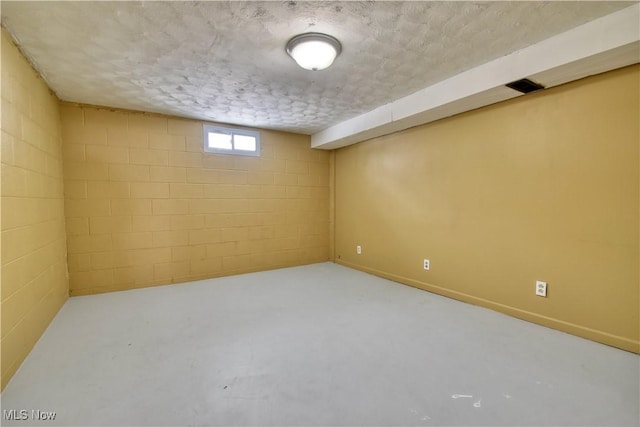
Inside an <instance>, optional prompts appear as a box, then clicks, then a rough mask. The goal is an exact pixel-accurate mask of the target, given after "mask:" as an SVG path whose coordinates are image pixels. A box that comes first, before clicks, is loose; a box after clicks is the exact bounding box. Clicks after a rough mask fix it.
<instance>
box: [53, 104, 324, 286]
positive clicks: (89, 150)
mask: <svg viewBox="0 0 640 427" xmlns="http://www.w3.org/2000/svg"><path fill="white" fill-rule="evenodd" d="M61 117H62V135H63V141H64V149H63V151H64V178H65V181H64V189H65V200H66V202H65V212H66V221H67V235H68V253H69V255H68V256H69V273H70V289H71V295H82V294H90V293H97V292H106V291H113V290H121V289H131V288H137V287H145V286H153V285H160V284H166V283H179V282H185V281H191V280H198V279H204V278H210V277H216V276H222V275H231V274H239V273H246V272H250V271H259V270H265V269H272V268H279V267H287V266H292V265H301V264H308V263H314V262H321V261H327V260H328V259H329V237H328V236H329V231H328V230H329V153H328V152H325V151H319V150H313V149H311V148H310V141H309V137H308V136H306V135H297V134H291V133H284V132H275V131H268V130H260V133H261V156H260V157H247V156H234V155H220V154H212V153H205V152H204V149H203V128H202V126H203V122H200V121H196V120H186V119H178V118H172V117H166V116H160V115H154V114H146V113H139V112H128V111H118V110H111V109H105V108H99V107H90V106H81V105H74V104H69V103H63V104H62V106H61Z"/></svg>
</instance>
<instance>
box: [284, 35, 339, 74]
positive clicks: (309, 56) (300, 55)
mask: <svg viewBox="0 0 640 427" xmlns="http://www.w3.org/2000/svg"><path fill="white" fill-rule="evenodd" d="M286 49H287V53H288V54H289V56H291V57H292V58H293V60H294V61H296V62H297V63H298V65H299V66H301V67H302V68H304V69H306V70H311V71H318V70H324V69H325V68H327V67H329V66H330V65H331V64H332V63H333V61H334V59H336V57H337V56H338V55H340V52H341V51H342V45H341V44H340V42H339V41H338V39H336V38H335V37H331V36H329V35H327V34H322V33H304V34H298V35H297V36H295V37H294V38H292V39H291V40H289V41H288V42H287V47H286Z"/></svg>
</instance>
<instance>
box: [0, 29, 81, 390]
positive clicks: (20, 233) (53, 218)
mask: <svg viewBox="0 0 640 427" xmlns="http://www.w3.org/2000/svg"><path fill="white" fill-rule="evenodd" d="M1 76H2V77H1V78H2V122H1V123H2V125H1V127H2V157H1V165H2V183H1V185H0V188H1V190H0V191H1V194H2V197H1V200H2V206H1V212H2V214H1V230H2V232H1V235H2V243H1V245H0V246H1V247H2V249H1V254H2V255H1V259H2V262H1V266H2V269H1V276H0V277H1V279H2V280H1V283H2V292H1V297H2V304H1V308H2V338H1V342H0V346H1V347H2V388H4V386H5V385H6V384H7V383H8V382H9V380H10V379H11V376H12V375H13V374H14V373H15V371H16V370H17V369H18V367H19V366H20V364H21V363H22V361H23V360H24V358H25V357H26V356H27V354H28V353H29V351H30V350H31V348H32V347H33V345H34V344H35V343H36V341H38V338H40V336H41V335H42V333H43V332H44V330H45V329H46V328H47V326H48V325H49V322H51V320H52V319H53V317H54V316H55V314H56V313H57V312H58V310H59V309H60V307H61V306H62V304H64V302H65V301H66V299H67V297H68V293H69V283H68V279H67V265H66V243H65V227H64V197H63V189H62V186H63V181H62V140H61V133H60V113H59V108H58V99H57V98H56V97H55V95H53V94H52V93H51V92H50V90H49V88H48V87H47V85H46V83H45V82H44V81H43V80H42V79H41V78H40V76H39V74H37V73H36V71H35V70H33V68H32V67H31V65H30V64H29V63H28V62H27V61H26V60H25V58H24V57H23V56H22V54H21V53H20V52H19V51H18V49H17V48H16V47H15V45H14V44H13V41H12V38H11V36H10V35H9V34H8V33H5V31H4V29H3V30H2V74H1Z"/></svg>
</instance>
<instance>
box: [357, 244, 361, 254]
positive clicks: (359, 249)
mask: <svg viewBox="0 0 640 427" xmlns="http://www.w3.org/2000/svg"><path fill="white" fill-rule="evenodd" d="M356 253H357V254H358V255H360V254H362V246H360V245H358V246H356Z"/></svg>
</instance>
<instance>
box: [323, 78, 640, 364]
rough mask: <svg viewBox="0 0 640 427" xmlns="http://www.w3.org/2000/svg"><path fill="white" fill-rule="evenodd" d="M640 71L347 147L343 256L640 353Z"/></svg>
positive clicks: (338, 162) (339, 257)
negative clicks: (544, 286) (540, 290)
mask: <svg viewBox="0 0 640 427" xmlns="http://www.w3.org/2000/svg"><path fill="white" fill-rule="evenodd" d="M639 77H640V66H638V65H635V66H631V67H627V68H623V69H620V70H616V71H613V72H609V73H606V74H601V75H598V76H594V77H590V78H586V79H583V80H580V81H576V82H573V83H570V84H566V85H564V86H560V87H556V88H553V89H549V90H546V91H541V92H537V93H533V94H529V95H527V96H524V97H521V98H519V99H515V100H511V101H506V102H503V103H501V104H497V105H494V106H490V107H485V108H482V109H479V110H476V111H472V112H469V113H465V114H461V115H459V116H455V117H452V118H449V119H445V120H441V121H438V122H435V123H432V124H429V125H424V126H420V127H416V128H412V129H409V130H406V131H402V132H398V133H394V134H391V135H387V136H384V137H379V138H376V139H373V140H370V141H367V142H363V143H359V144H356V145H354V146H350V147H345V148H342V149H340V150H338V151H337V152H336V157H335V190H336V193H335V206H336V212H335V253H334V256H335V260H336V262H338V263H341V264H344V265H347V266H350V267H354V268H358V269H361V270H365V271H369V272H372V273H375V274H379V275H381V276H384V277H388V278H392V279H394V280H397V281H400V282H403V283H406V284H409V285H413V286H417V287H420V288H423V289H426V290H430V291H434V292H437V293H440V294H443V295H447V296H451V297H453V298H457V299H460V300H463V301H468V302H471V303H474V304H479V305H482V306H486V307H490V308H492V309H496V310H499V311H502V312H505V313H508V314H510V315H514V316H517V317H520V318H523V319H526V320H530V321H533V322H536V323H539V324H542V325H546V326H550V327H554V328H557V329H561V330H564V331H567V332H570V333H573V334H577V335H580V336H584V337H587V338H590V339H594V340H596V341H600V342H603V343H606V344H610V345H614V346H617V347H620V348H623V349H627V350H631V351H635V352H638V351H639V350H640V349H639V340H638V333H639V332H638V323H639V320H638V312H639V307H638V298H639V295H638V288H639V278H638V258H639V252H638V232H639V227H638V225H639V212H638V205H639V196H638V193H639V173H638V164H639V144H640V142H639V140H640V137H639V127H640V126H639V118H640V111H639V107H638V103H639V97H638V93H640V91H639V89H640V88H639V80H640V79H639ZM356 245H361V246H362V254H361V255H358V254H356ZM425 258H428V259H429V260H430V263H431V265H430V270H429V271H425V270H424V269H423V259H425ZM536 280H541V281H546V282H547V283H548V296H547V297H546V298H542V297H538V296H536V295H535V292H534V289H535V282H536ZM425 309H428V307H425Z"/></svg>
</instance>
